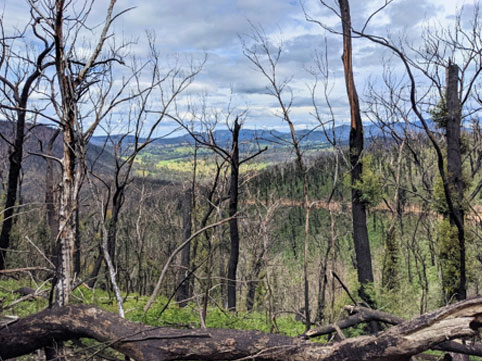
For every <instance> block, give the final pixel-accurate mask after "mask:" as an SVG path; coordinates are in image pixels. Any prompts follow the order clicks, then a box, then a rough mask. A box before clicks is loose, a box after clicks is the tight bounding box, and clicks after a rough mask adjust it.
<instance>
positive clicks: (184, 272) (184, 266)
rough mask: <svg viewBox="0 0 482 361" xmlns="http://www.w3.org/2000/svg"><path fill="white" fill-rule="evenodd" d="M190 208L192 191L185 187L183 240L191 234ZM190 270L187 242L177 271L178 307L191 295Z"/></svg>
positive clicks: (185, 303)
mask: <svg viewBox="0 0 482 361" xmlns="http://www.w3.org/2000/svg"><path fill="white" fill-rule="evenodd" d="M192 208H193V192H192V190H191V189H187V190H186V192H185V194H184V200H183V202H182V211H183V217H182V218H183V220H182V222H183V228H184V237H183V239H184V241H186V240H188V239H189V238H190V237H191V234H192V220H191V217H192ZM190 271H191V242H188V243H187V244H186V245H185V246H184V248H183V249H182V251H181V271H180V272H179V282H181V285H180V286H179V289H178V291H177V295H176V300H177V302H179V306H180V307H185V306H187V302H186V301H185V300H187V299H188V298H190V297H191V292H190V290H191V281H190V277H189V276H188V275H189V273H190Z"/></svg>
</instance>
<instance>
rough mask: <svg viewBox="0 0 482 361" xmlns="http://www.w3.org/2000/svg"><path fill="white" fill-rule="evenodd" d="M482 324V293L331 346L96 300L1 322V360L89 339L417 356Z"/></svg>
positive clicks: (148, 349)
mask: <svg viewBox="0 0 482 361" xmlns="http://www.w3.org/2000/svg"><path fill="white" fill-rule="evenodd" d="M481 326H482V297H478V298H475V299H472V300H466V301H462V302H459V303H456V304H453V305H450V306H447V307H444V308H441V309H439V310H436V311H434V312H432V313H428V314H424V315H422V316H421V317H418V318H416V319H414V320H411V321H407V322H404V323H402V324H400V325H398V326H394V327H392V328H391V329H389V330H388V331H385V332H383V333H381V334H379V335H377V336H361V337H356V338H353V339H347V340H344V341H342V342H339V343H335V344H325V345H323V344H319V343H310V342H308V341H306V340H303V339H301V338H292V337H288V336H281V335H273V334H264V333H261V332H257V331H239V330H223V329H198V330H177V329H172V328H161V327H149V326H145V325H142V324H138V323H134V322H130V321H127V320H125V319H121V318H120V317H119V316H118V315H114V314H112V313H109V312H106V311H102V310H100V309H98V308H96V307H93V306H83V305H77V306H74V305H68V306H64V307H57V308H53V309H47V310H44V311H42V312H40V313H37V314H35V315H32V316H29V317H26V318H24V319H20V320H18V321H16V322H14V323H10V324H9V325H8V326H6V327H2V328H0V358H1V359H8V358H12V357H18V356H21V355H25V354H28V353H31V352H33V351H35V350H36V349H39V348H42V347H46V346H48V345H50V344H52V342H63V341H67V340H70V339H74V338H80V337H86V338H92V339H95V340H97V341H99V342H102V343H104V344H107V345H109V346H110V347H111V348H113V349H115V350H117V351H119V352H121V353H123V354H124V355H126V356H128V357H131V358H133V359H136V360H193V359H196V360H235V359H241V358H256V359H257V360H266V361H268V360H269V361H271V360H279V361H288V360H291V361H296V360H300V361H301V360H306V361H310V360H325V361H326V360H330V361H334V360H337V361H355V360H365V361H385V360H386V361H388V360H392V361H393V360H409V358H410V357H411V356H413V355H416V354H419V353H420V352H423V351H425V350H427V349H429V348H436V347H438V346H437V345H440V344H442V343H444V342H445V341H447V340H451V339H454V338H460V337H469V336H473V335H475V334H476V333H477V332H478V329H479V328H480V327H481ZM102 347H105V346H102Z"/></svg>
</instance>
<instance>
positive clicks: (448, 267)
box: [437, 219, 460, 304]
mask: <svg viewBox="0 0 482 361" xmlns="http://www.w3.org/2000/svg"><path fill="white" fill-rule="evenodd" d="M437 238H438V246H439V252H440V254H439V257H440V268H441V271H442V293H443V302H444V304H447V303H450V302H452V301H453V296H454V295H455V294H456V292H457V285H458V284H459V280H460V259H459V256H460V248H459V243H458V239H457V228H456V227H455V226H452V225H451V224H450V222H449V220H448V219H443V220H442V221H440V223H439V225H438V229H437Z"/></svg>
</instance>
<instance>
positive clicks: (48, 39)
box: [0, 0, 482, 361]
mask: <svg viewBox="0 0 482 361" xmlns="http://www.w3.org/2000/svg"><path fill="white" fill-rule="evenodd" d="M400 2H402V3H403V1H400ZM78 3H80V4H82V6H80V7H78V5H79V4H77V3H71V2H64V1H62V0H39V1H27V2H26V4H25V6H26V8H27V9H28V15H26V17H25V18H24V19H23V20H24V23H23V25H22V26H23V28H22V29H23V30H18V27H17V28H16V27H10V26H8V24H9V22H8V21H7V19H6V18H5V17H7V16H9V14H7V13H6V14H4V15H3V17H1V18H0V30H1V31H0V34H1V35H2V37H1V38H0V49H1V50H2V51H1V52H0V89H1V92H0V154H1V164H0V180H1V188H0V206H1V207H2V212H1V213H0V226H1V233H0V360H4V359H5V360H6V359H12V358H16V357H19V358H20V359H23V357H25V359H33V358H37V359H46V360H57V359H59V360H70V359H72V360H74V359H75V360H77V359H82V360H84V359H85V360H91V359H95V360H119V359H124V358H125V359H133V360H138V361H141V360H158V359H159V360H245V359H254V360H266V361H271V360H378V361H381V360H413V359H415V360H418V359H420V360H438V359H443V360H452V359H453V360H470V359H473V360H476V359H479V357H482V344H481V343H480V337H479V329H480V328H481V326H482V321H481V320H482V298H481V297H480V296H479V293H480V287H482V253H481V251H480V250H481V249H482V169H481V168H482V126H481V121H480V119H481V111H480V109H481V107H482V100H481V97H480V94H479V91H480V87H481V86H482V83H481V81H480V80H481V78H480V74H481V73H482V37H481V34H482V26H481V24H480V22H479V21H480V19H479V16H480V14H479V8H478V6H475V7H474V8H473V9H472V10H471V11H470V14H468V13H467V12H463V11H462V10H461V12H460V13H459V14H458V15H457V16H455V17H454V19H455V20H454V22H453V24H454V25H453V27H452V28H450V30H448V29H441V28H439V27H437V26H436V25H430V26H429V25H427V27H426V32H425V33H424V34H423V36H422V39H421V40H420V39H418V40H417V41H420V43H417V44H420V45H419V47H417V48H415V46H414V45H413V44H412V43H404V42H403V41H405V40H406V41H407V42H408V39H405V40H401V41H402V43H400V42H399V41H398V40H397V41H394V40H393V39H392V38H391V37H384V36H385V33H382V32H381V30H380V29H379V28H376V27H375V28H374V31H375V30H378V31H379V33H371V32H370V31H368V30H367V29H371V28H370V27H369V26H368V25H369V23H370V21H372V20H373V19H374V18H377V17H379V16H382V14H384V12H385V11H386V10H387V9H389V8H390V6H391V5H392V4H391V3H392V1H385V2H381V3H380V4H379V7H378V8H377V9H375V10H373V11H372V10H370V12H369V14H368V15H367V18H366V19H365V21H366V22H365V23H364V24H365V25H364V26H363V25H362V26H361V27H360V26H359V24H358V20H357V21H356V26H355V25H354V26H352V19H351V16H352V15H351V12H350V7H349V5H350V4H349V2H348V1H347V0H339V1H336V2H334V3H333V4H332V5H329V4H327V3H325V2H324V1H320V2H319V3H318V2H315V4H314V5H316V7H317V9H318V7H319V9H321V10H320V11H321V12H322V13H323V14H325V15H323V16H321V15H319V16H315V15H314V14H317V13H315V12H314V10H313V8H312V7H311V5H313V4H311V3H310V6H309V7H308V6H307V4H300V7H301V10H302V14H303V16H304V18H305V19H304V20H303V21H306V22H308V23H312V24H315V25H316V29H318V27H321V29H322V30H323V31H325V32H326V34H328V35H329V36H332V37H334V39H337V41H338V43H337V44H338V47H336V48H335V47H333V48H332V49H331V48H330V49H328V45H327V44H328V43H325V44H326V49H324V50H323V49H320V51H319V52H317V53H316V55H315V59H314V65H313V67H312V68H310V69H308V72H309V73H310V74H311V76H312V77H313V84H312V85H309V86H308V88H309V89H310V90H309V92H310V97H309V105H308V106H306V105H305V103H303V104H304V105H303V107H309V108H310V111H309V116H310V117H311V118H312V119H313V121H314V122H315V123H314V125H313V126H312V127H311V128H309V129H308V128H307V127H306V126H303V127H301V126H299V118H298V115H299V111H300V110H299V109H295V108H296V104H297V101H296V90H297V88H296V86H293V87H291V84H292V83H291V82H292V81H294V80H293V79H294V78H295V75H292V76H290V75H286V74H287V68H285V67H283V66H284V65H283V64H284V63H283V62H282V59H283V56H285V54H286V56H288V57H289V56H293V54H291V55H290V52H289V51H287V50H286V49H287V48H286V47H285V44H284V43H283V42H282V41H279V42H278V41H277V38H276V37H272V36H270V35H269V34H267V32H266V31H265V30H264V28H263V27H262V26H260V25H257V24H255V23H253V22H249V25H250V29H251V33H250V34H249V35H241V36H240V38H241V44H240V46H239V49H238V50H239V52H240V53H242V55H243V57H244V58H245V60H246V61H247V62H248V63H249V64H250V66H251V68H250V69H251V71H253V72H255V73H256V74H257V78H256V81H257V82H261V83H262V84H263V86H265V87H266V88H264V90H263V91H264V93H263V97H264V96H268V97H269V99H270V101H269V105H267V107H269V108H270V109H271V111H272V112H273V113H274V114H275V115H276V117H277V118H278V119H279V122H280V124H281V128H282V129H276V128H273V129H252V128H250V127H248V124H249V121H250V117H252V114H253V113H256V112H257V111H259V109H254V110H253V111H250V109H249V106H244V107H243V106H241V105H238V104H236V106H233V105H232V103H231V102H232V97H233V94H231V98H230V99H229V101H228V102H227V103H226V104H225V105H223V106H221V105H220V104H219V102H217V103H215V104H212V105H210V104H208V103H209V102H208V101H207V100H206V99H207V97H206V96H205V95H204V94H201V95H199V99H197V100H195V101H194V100H193V98H195V96H194V95H195V94H196V93H195V90H196V89H197V87H199V83H197V81H198V79H200V78H201V79H202V81H200V82H201V83H202V82H205V79H203V78H202V76H203V71H204V68H205V67H206V64H207V61H208V60H207V58H206V56H203V57H201V58H200V59H199V60H196V59H194V58H193V59H190V60H189V61H186V62H185V63H183V62H182V61H180V60H179V58H176V61H174V62H172V61H171V62H169V61H164V60H163V59H162V56H161V54H163V51H164V50H162V47H159V45H158V43H157V42H156V41H157V40H156V38H155V36H154V35H153V34H151V33H149V32H148V33H147V35H146V40H145V43H142V41H144V40H136V42H135V43H134V42H133V41H131V40H124V39H121V37H120V36H119V35H118V30H119V27H122V23H121V19H123V17H125V16H128V14H129V13H130V11H135V9H134V10H133V9H124V8H121V7H120V5H119V4H116V1H115V0H111V1H109V2H108V4H101V5H99V4H96V5H94V2H84V1H80V2H78ZM96 6H99V8H97V7H96ZM104 7H105V8H104ZM325 12H327V13H325ZM99 13H101V14H102V16H101V18H102V19H103V20H101V22H100V23H99V19H100V18H99ZM327 14H330V16H328V15H327ZM333 19H336V25H333V24H334V23H333ZM357 19H358V18H357ZM380 21H381V20H380ZM119 23H120V24H119ZM99 24H100V25H99ZM118 24H119V25H118ZM117 26H119V27H117ZM159 26H162V24H160V25H159ZM328 35H326V36H328ZM172 36H176V35H175V34H173V35H172ZM320 36H322V35H320ZM387 36H388V35H387ZM357 40H359V41H365V43H364V44H365V45H366V44H370V45H369V49H370V51H373V52H375V51H378V50H377V49H379V48H380V49H383V51H386V52H387V53H384V56H385V55H386V54H389V55H390V57H391V61H392V62H393V65H392V67H393V68H390V66H389V65H388V63H384V64H383V65H384V69H383V76H382V77H381V80H378V81H377V82H371V83H369V84H368V85H367V86H366V90H365V91H364V92H363V94H362V93H361V91H360V88H361V87H358V88H357V85H358V82H357V81H356V79H357V76H360V77H361V75H360V73H359V72H357V71H356V68H355V70H354V64H356V62H357V61H358V60H357V56H360V54H361V53H360V52H357V51H354V47H355V42H356V41H357ZM352 42H353V44H352ZM141 44H142V46H141ZM288 44H289V41H288ZM135 46H138V49H137V51H138V52H141V50H139V49H141V48H142V49H143V50H142V51H145V52H147V54H148V55H146V54H144V53H143V54H144V55H143V56H144V57H143V58H142V60H141V58H140V57H139V54H137V53H136V51H135V50H132V49H131V47H135ZM370 47H371V48H370ZM288 49H289V46H288ZM355 49H356V48H355ZM330 51H332V52H336V53H337V54H343V55H342V59H341V61H340V60H339V57H337V59H338V63H337V64H336V66H335V65H333V64H331V63H329V61H328V60H329V52H330ZM364 51H366V49H364ZM376 54H379V53H376ZM288 63H289V62H288ZM333 67H335V68H337V69H338V70H337V71H339V72H340V74H342V75H341V78H342V80H343V84H342V86H343V91H344V93H343V94H344V95H343V96H346V99H347V100H346V101H345V100H344V101H343V103H342V108H343V109H344V110H343V113H341V115H339V114H338V113H337V109H339V108H340V105H339V102H338V100H335V99H332V98H331V95H330V89H331V88H334V87H335V86H334V85H333V86H332V85H330V81H331V80H330V77H331V76H332V70H330V69H332V68H333ZM295 70H296V71H298V70H299V69H293V74H295V73H296V71H295ZM192 89H194V93H192V92H191V90H192ZM320 89H321V90H320ZM357 89H358V91H357ZM298 90H299V89H298ZM234 92H235V91H234ZM193 94H194V95H193ZM304 101H306V99H304ZM338 111H339V110H338ZM164 124H168V125H169V127H171V128H172V129H171V128H169V129H171V130H170V131H166V130H165V129H164V128H163V126H164ZM260 125H261V124H260ZM304 125H306V124H304ZM166 127H167V125H166ZM173 134H175V135H176V136H173ZM179 134H181V135H180V136H177V135H179ZM469 357H470V358H469Z"/></svg>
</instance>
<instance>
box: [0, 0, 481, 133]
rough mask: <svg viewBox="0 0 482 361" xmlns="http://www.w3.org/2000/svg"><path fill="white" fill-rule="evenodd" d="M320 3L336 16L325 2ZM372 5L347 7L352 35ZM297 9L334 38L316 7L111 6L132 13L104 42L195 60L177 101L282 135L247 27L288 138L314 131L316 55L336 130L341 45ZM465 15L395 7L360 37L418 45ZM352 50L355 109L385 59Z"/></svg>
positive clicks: (98, 8)
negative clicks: (257, 42) (256, 39)
mask: <svg viewBox="0 0 482 361" xmlns="http://www.w3.org/2000/svg"><path fill="white" fill-rule="evenodd" d="M4 1H5V2H4V5H3V14H4V26H5V28H6V29H9V28H12V27H14V26H19V24H23V23H24V22H25V21H26V19H27V18H28V15H29V14H28V10H27V9H28V7H27V5H26V1H24V0H4ZM327 2H328V3H329V4H333V6H335V7H336V2H335V1H333V0H327ZM77 3H81V1H79V0H77ZM381 4H383V0H382V1H380V0H365V1H361V0H352V1H351V12H352V21H353V24H354V27H355V28H356V27H358V28H359V27H360V26H362V24H363V23H364V21H365V20H366V19H367V17H368V16H369V15H370V14H371V12H373V10H374V9H377V8H378V7H379V6H380V5H381ZM106 5H107V0H97V1H96V2H95V3H94V11H93V18H92V20H91V21H92V22H93V23H95V22H96V21H97V22H100V21H101V19H102V16H103V13H104V11H105V6H106ZM302 5H303V6H304V9H305V10H306V12H307V13H308V14H309V16H310V17H312V18H314V19H317V20H319V21H321V22H323V23H324V24H327V25H329V26H332V27H333V28H335V29H339V19H338V18H337V17H336V16H334V15H333V13H332V12H331V11H330V10H329V9H327V8H325V7H323V6H321V5H320V3H319V1H318V0H263V1H259V0H203V1H198V0H142V1H139V0H138V1H133V0H119V1H118V3H117V5H116V8H117V9H118V10H122V9H125V8H130V7H134V8H133V9H132V10H130V11H129V12H127V13H126V14H124V15H123V16H122V17H121V18H119V19H118V21H117V22H116V23H115V26H114V32H115V34H116V36H118V37H123V38H127V39H133V40H135V41H136V42H137V45H136V46H134V47H133V51H134V52H135V53H137V55H138V56H139V57H142V56H145V55H147V53H148V48H147V45H146V42H145V34H146V32H150V33H151V34H152V33H155V38H156V47H157V49H158V50H159V52H160V54H162V56H163V59H165V61H166V62H168V63H169V61H171V60H172V59H175V58H179V59H195V60H196V59H198V60H200V59H202V58H203V57H204V56H206V57H207V60H206V63H205V65H204V67H203V70H202V72H201V73H200V74H199V76H198V77H197V78H196V80H195V81H194V83H193V84H192V85H191V87H190V88H189V89H188V90H187V92H186V93H185V96H186V98H184V100H182V101H185V102H187V101H188V100H187V99H189V102H192V103H196V102H198V103H199V102H200V101H201V100H200V99H201V98H202V99H204V101H205V103H206V105H207V106H208V107H209V108H210V109H215V110H217V111H226V110H227V109H228V107H231V108H233V107H234V108H235V109H237V110H238V111H239V112H241V111H245V110H247V112H246V120H245V127H247V128H258V129H266V128H269V129H272V128H275V129H280V130H285V129H286V124H284V123H283V122H282V121H281V120H280V118H279V117H277V114H279V105H278V103H277V101H276V99H275V98H274V97H273V96H272V95H270V94H269V93H268V91H267V88H266V87H267V85H268V83H267V80H266V79H265V78H264V77H263V76H262V74H261V73H260V72H259V71H258V70H256V69H255V67H254V66H253V65H252V64H251V63H250V62H249V60H248V59H247V58H246V57H245V56H244V55H243V46H242V44H243V41H244V42H245V43H246V44H248V47H249V46H251V42H250V36H251V35H252V34H253V26H254V27H256V28H257V29H261V28H262V29H263V31H264V33H265V34H266V36H267V37H268V39H269V41H270V42H271V43H273V44H279V43H281V44H282V49H283V51H282V54H281V58H280V61H279V64H278V72H279V73H278V78H279V79H280V80H281V81H284V80H289V83H288V88H287V89H290V90H291V92H292V94H293V106H292V108H291V116H292V119H293V120H294V122H295V124H296V127H297V128H298V129H303V128H312V127H313V126H314V125H316V124H317V121H316V120H315V119H314V117H313V112H314V108H313V105H312V99H311V93H310V89H311V88H312V87H313V85H314V81H315V77H314V75H313V69H315V68H314V66H315V62H314V57H315V54H317V53H318V54H321V55H322V56H324V54H325V49H326V59H327V60H328V64H329V84H328V90H329V99H330V104H331V106H332V109H333V113H334V115H335V117H336V119H337V121H339V122H343V121H346V120H347V119H348V117H349V111H348V105H347V100H346V92H345V87H344V81H343V68H342V63H341V54H342V39H341V37H340V36H339V35H335V34H330V33H327V32H326V31H325V30H324V29H322V28H321V27H320V26H318V25H316V24H313V23H310V22H308V21H306V18H305V14H304V12H303V7H302ZM0 6H1V5H0ZM472 6H473V2H472V1H469V0H465V1H458V0H457V1H452V0H395V1H394V2H393V3H392V4H390V5H389V6H388V7H387V8H386V9H384V10H383V11H382V12H380V13H379V14H377V15H376V16H375V18H374V19H372V21H371V23H370V24H369V26H368V28H367V30H368V32H372V33H377V34H383V35H385V34H387V33H389V34H391V36H393V37H394V38H396V37H398V36H400V35H401V34H405V36H406V38H407V40H408V41H409V42H411V43H412V44H418V43H419V42H420V38H419V37H420V34H421V32H422V29H423V28H424V27H426V26H427V25H434V24H435V25H437V26H442V27H443V26H447V25H449V24H451V23H453V22H454V15H455V14H456V13H457V11H458V10H460V9H461V8H462V7H464V9H466V10H465V13H467V14H470V13H471V11H470V10H471V9H472ZM0 9H1V8H0ZM353 46H354V49H353V51H354V70H355V81H356V84H357V87H358V93H359V95H360V96H361V97H362V99H363V96H364V94H365V92H366V89H367V86H368V81H372V82H375V83H376V82H377V81H379V80H377V79H378V77H379V76H380V74H381V73H382V63H383V61H385V60H386V59H389V58H390V55H389V54H388V53H387V52H386V51H385V50H383V49H380V48H379V47H376V46H374V45H372V44H369V43H367V42H366V41H363V40H360V39H355V40H354V43H353ZM310 70H311V71H310ZM319 89H320V87H319ZM316 100H317V102H318V105H319V108H318V109H319V111H320V113H321V114H322V117H326V118H329V111H328V108H327V106H326V104H325V101H324V96H323V94H321V92H320V93H317V96H316ZM182 101H181V103H182ZM362 104H363V102H362ZM362 107H363V105H362ZM171 123H172V122H169V121H166V122H165V123H164V124H162V127H161V129H162V131H166V132H167V131H168V130H169V129H172V127H173V124H171Z"/></svg>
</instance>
